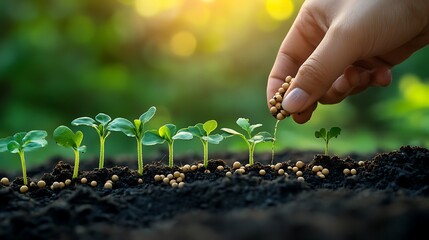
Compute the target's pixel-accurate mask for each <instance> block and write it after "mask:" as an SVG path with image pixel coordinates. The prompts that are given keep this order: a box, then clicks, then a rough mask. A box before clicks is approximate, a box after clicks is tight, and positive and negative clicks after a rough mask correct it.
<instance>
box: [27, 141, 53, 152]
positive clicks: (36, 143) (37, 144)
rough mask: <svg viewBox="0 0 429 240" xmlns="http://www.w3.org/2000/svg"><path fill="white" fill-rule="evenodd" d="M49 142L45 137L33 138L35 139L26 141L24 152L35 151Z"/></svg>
mask: <svg viewBox="0 0 429 240" xmlns="http://www.w3.org/2000/svg"><path fill="white" fill-rule="evenodd" d="M47 144H48V141H46V140H45V139H39V140H33V141H30V142H27V143H25V144H24V145H23V146H22V150H24V152H30V151H33V150H35V149H38V148H42V147H44V146H46V145H47Z"/></svg>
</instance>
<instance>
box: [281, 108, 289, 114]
mask: <svg viewBox="0 0 429 240" xmlns="http://www.w3.org/2000/svg"><path fill="white" fill-rule="evenodd" d="M280 113H281V114H283V115H285V116H289V115H290V114H289V113H288V112H286V110H284V109H280Z"/></svg>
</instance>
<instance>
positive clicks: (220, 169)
mask: <svg viewBox="0 0 429 240" xmlns="http://www.w3.org/2000/svg"><path fill="white" fill-rule="evenodd" d="M216 169H217V170H218V171H221V172H222V171H223V170H224V169H225V168H224V167H223V166H221V165H219V166H217V168H216Z"/></svg>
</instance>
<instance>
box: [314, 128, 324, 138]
mask: <svg viewBox="0 0 429 240" xmlns="http://www.w3.org/2000/svg"><path fill="white" fill-rule="evenodd" d="M314 136H315V137H316V138H323V139H326V129H325V128H321V129H320V130H319V131H316V132H314Z"/></svg>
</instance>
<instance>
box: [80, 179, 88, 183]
mask: <svg viewBox="0 0 429 240" xmlns="http://www.w3.org/2000/svg"><path fill="white" fill-rule="evenodd" d="M80 183H82V184H86V183H88V179H86V178H82V179H81V180H80Z"/></svg>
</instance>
